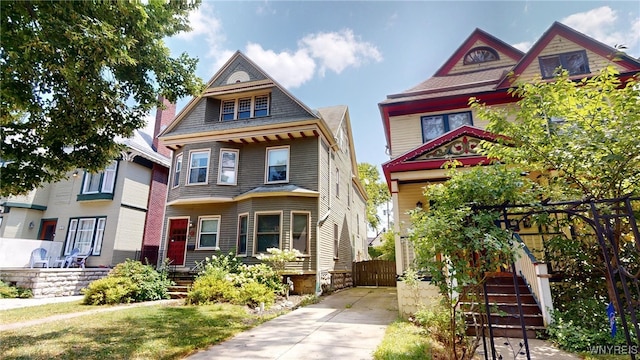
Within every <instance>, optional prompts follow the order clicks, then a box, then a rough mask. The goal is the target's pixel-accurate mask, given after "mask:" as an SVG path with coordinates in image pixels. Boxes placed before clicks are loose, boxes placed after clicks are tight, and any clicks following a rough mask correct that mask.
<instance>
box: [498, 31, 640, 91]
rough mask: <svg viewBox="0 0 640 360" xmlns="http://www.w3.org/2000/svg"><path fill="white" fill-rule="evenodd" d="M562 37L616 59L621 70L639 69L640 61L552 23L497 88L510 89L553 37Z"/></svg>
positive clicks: (577, 32) (603, 55)
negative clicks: (511, 74) (512, 75)
mask: <svg viewBox="0 0 640 360" xmlns="http://www.w3.org/2000/svg"><path fill="white" fill-rule="evenodd" d="M557 35H559V36H562V37H563V38H565V39H567V40H569V41H572V42H574V43H576V44H578V45H580V46H581V47H583V48H584V49H587V50H589V51H592V52H594V53H596V54H598V55H600V56H602V57H606V58H609V59H612V60H613V59H614V58H617V59H618V60H617V61H616V64H617V65H619V66H621V67H622V68H625V69H627V70H628V71H634V72H637V71H638V68H640V61H638V60H637V59H634V58H633V57H631V56H629V55H627V54H625V53H624V52H621V51H619V50H617V49H615V48H613V47H611V46H609V45H606V44H604V43H602V42H600V41H598V40H596V39H594V38H592V37H589V36H587V35H585V34H583V33H581V32H579V31H576V30H574V29H572V28H570V27H568V26H567V25H564V24H562V23H559V22H557V21H556V22H554V23H553V25H551V27H550V28H549V29H547V31H545V33H544V34H542V36H541V37H540V38H539V39H538V41H536V43H535V44H534V45H533V46H532V47H531V49H529V51H527V53H526V55H525V56H524V57H523V58H522V59H520V61H519V62H518V63H517V64H516V66H515V67H514V68H513V74H514V75H515V77H510V76H505V78H504V79H503V80H502V81H501V82H500V84H498V88H507V87H510V86H511V85H512V84H513V82H514V81H515V79H516V78H517V77H518V76H519V75H520V74H522V72H523V71H524V70H525V69H526V68H527V67H528V66H529V65H530V64H531V62H533V61H535V60H536V59H537V58H538V55H539V54H540V52H542V51H543V50H544V49H545V47H546V46H547V45H548V44H549V42H550V41H551V40H552V39H553V38H554V37H555V36H557ZM580 77H584V74H582V75H580Z"/></svg>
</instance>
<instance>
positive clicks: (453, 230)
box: [410, 165, 538, 359]
mask: <svg viewBox="0 0 640 360" xmlns="http://www.w3.org/2000/svg"><path fill="white" fill-rule="evenodd" d="M449 176H450V179H449V180H448V181H446V182H444V183H441V184H433V185H428V186H427V187H426V188H425V197H426V198H427V199H428V200H429V208H428V210H426V211H423V210H422V209H415V210H412V211H411V222H412V231H411V233H410V240H411V241H412V243H413V245H414V250H415V254H416V264H415V265H416V266H417V267H418V268H419V269H425V270H427V271H428V273H429V274H430V275H431V276H432V283H433V284H434V285H435V286H437V287H438V289H439V292H440V294H441V295H442V296H443V304H444V306H445V307H446V308H447V309H448V310H449V312H450V324H449V329H448V330H449V331H448V334H449V335H450V338H449V339H448V341H446V344H445V345H446V346H447V348H448V351H447V352H448V353H449V354H452V355H455V358H456V359H470V358H471V357H472V356H473V354H474V353H475V349H476V348H477V346H478V344H479V339H480V338H479V335H477V336H476V337H475V338H473V339H471V338H466V337H465V336H464V319H462V316H461V311H463V310H462V309H461V308H460V302H461V301H462V300H471V301H472V302H473V303H476V304H479V303H481V301H479V300H480V297H479V294H480V293H481V291H480V290H481V288H482V284H483V283H484V278H485V275H486V273H488V272H494V271H496V269H499V268H501V267H502V266H504V265H506V264H510V263H511V262H512V261H513V256H514V254H513V249H512V245H511V234H510V232H509V231H507V230H504V229H502V228H500V227H498V226H496V221H497V220H499V219H500V217H501V215H502V214H501V211H500V210H499V209H498V208H496V209H493V210H492V209H486V208H485V207H490V206H499V205H502V204H505V203H511V204H514V203H527V202H530V201H533V200H534V199H536V198H537V197H538V187H537V185H536V184H535V183H533V181H531V180H529V179H528V178H526V177H523V176H521V171H520V170H518V169H517V168H507V167H506V166H504V165H495V166H482V167H480V166H479V167H475V168H472V169H471V170H469V171H465V172H463V171H456V170H455V169H452V171H451V172H450V173H449ZM476 306H477V305H476ZM466 311H470V312H474V309H473V308H472V309H467V310H466ZM476 321H477V323H479V324H480V325H482V321H483V319H482V317H476ZM476 333H477V334H480V331H476Z"/></svg>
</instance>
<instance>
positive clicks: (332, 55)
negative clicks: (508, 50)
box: [165, 0, 640, 175]
mask: <svg viewBox="0 0 640 360" xmlns="http://www.w3.org/2000/svg"><path fill="white" fill-rule="evenodd" d="M554 21H559V22H561V23H563V24H565V25H568V26H570V27H572V28H573V29H575V30H577V31H580V32H582V33H584V34H586V35H589V36H591V37H593V38H595V39H597V40H599V41H602V42H603V43H605V44H607V45H610V46H614V45H619V44H622V45H625V46H626V47H627V49H626V52H627V53H628V54H629V55H631V56H634V57H636V58H638V57H640V2H639V1H563V2H562V1H318V2H315V1H313V2H312V1H246V2H237V1H211V0H203V3H202V5H201V6H200V8H199V9H198V10H197V11H195V12H193V13H191V14H190V23H191V27H192V31H190V32H188V33H181V34H178V35H176V36H174V37H172V38H169V39H165V41H166V44H167V46H169V48H170V49H171V54H172V56H178V55H179V54H181V53H183V52H186V53H187V54H188V55H190V56H191V57H195V58H198V59H199V63H198V68H197V72H196V73H197V75H198V76H200V77H201V78H202V79H203V81H205V82H207V81H209V80H210V79H211V77H213V75H215V73H216V72H217V71H218V70H219V69H220V67H221V66H222V65H223V64H224V63H225V62H226V61H227V60H229V58H230V57H231V55H232V54H233V53H234V52H236V51H237V50H240V51H241V52H243V53H244V54H245V55H247V56H248V57H249V58H250V59H251V60H252V61H253V62H255V63H256V64H258V66H260V67H261V68H262V69H263V70H264V71H265V72H266V73H267V74H268V75H270V76H271V77H272V78H274V79H275V80H276V81H277V82H278V83H279V84H280V85H282V86H284V87H285V88H286V89H287V90H288V91H289V92H290V93H291V94H293V96H295V97H296V98H297V99H299V100H300V101H302V102H303V103H304V104H306V105H307V106H309V107H311V108H312V109H317V108H321V107H328V106H335V105H347V106H348V107H349V114H350V118H351V127H352V131H353V137H354V143H355V149H356V159H357V161H358V162H359V163H361V162H367V163H370V164H373V165H376V166H377V167H378V169H380V165H381V164H382V163H384V162H386V161H387V160H389V156H388V155H387V154H386V153H385V145H386V142H385V138H384V132H383V126H382V118H381V116H380V110H379V108H378V103H380V102H381V101H383V100H384V99H386V97H387V95H390V94H396V93H399V92H402V91H404V90H407V89H409V88H411V87H413V86H414V85H417V84H418V83H420V82H422V81H424V80H426V79H428V78H429V77H431V76H432V75H433V74H434V73H435V71H436V70H437V69H438V68H439V67H440V66H441V65H442V64H444V62H445V61H446V60H447V59H448V58H449V56H451V55H452V54H453V52H454V51H455V50H456V49H457V48H458V47H459V46H460V45H461V44H462V42H463V41H464V40H465V39H466V38H467V37H468V36H469V35H470V34H471V33H472V32H473V31H474V30H475V29H476V28H480V29H482V30H484V31H486V32H488V33H489V34H492V35H493V36H495V37H497V38H499V39H501V40H502V41H504V42H506V43H508V44H511V45H512V46H514V47H516V48H518V49H520V50H522V51H527V50H528V49H529V48H530V47H531V46H532V45H533V44H534V43H535V41H536V40H538V38H539V37H540V36H541V35H542V34H543V33H544V32H545V31H546V30H547V29H548V28H549V27H550V26H551V25H552V24H553V22H554ZM188 100H189V99H181V100H180V101H179V102H178V103H177V109H178V111H180V110H181V109H182V108H183V107H184V106H185V105H186V103H187V102H188ZM381 175H382V172H381Z"/></svg>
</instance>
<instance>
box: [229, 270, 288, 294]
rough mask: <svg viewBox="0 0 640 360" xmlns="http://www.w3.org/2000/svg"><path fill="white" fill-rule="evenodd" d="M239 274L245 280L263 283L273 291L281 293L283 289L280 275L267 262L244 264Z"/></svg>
mask: <svg viewBox="0 0 640 360" xmlns="http://www.w3.org/2000/svg"><path fill="white" fill-rule="evenodd" d="M240 275H241V276H242V277H243V278H244V279H245V280H246V281H247V282H257V283H259V284H262V285H265V286H266V287H267V288H269V289H270V290H271V291H273V292H275V293H282V291H283V290H284V286H285V285H284V284H283V283H282V276H280V275H279V274H278V272H277V271H276V270H274V269H273V268H272V267H270V266H269V265H267V264H255V265H249V266H247V265H244V266H243V267H242V268H241V272H240Z"/></svg>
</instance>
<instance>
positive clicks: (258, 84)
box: [158, 51, 319, 137]
mask: <svg viewBox="0 0 640 360" xmlns="http://www.w3.org/2000/svg"><path fill="white" fill-rule="evenodd" d="M238 61H245V62H246V63H248V64H249V65H250V66H251V67H252V68H253V70H255V71H256V72H257V73H259V74H261V75H262V76H263V77H264V78H265V80H259V81H250V82H244V83H243V82H240V83H238V84H231V85H228V86H217V87H213V88H212V86H213V85H214V84H215V83H216V82H217V81H218V80H219V78H220V77H221V76H222V75H223V74H225V73H226V70H227V69H228V68H230V67H231V66H233V64H235V63H237V62H238ZM266 87H277V88H278V89H279V90H280V91H282V93H283V94H285V95H286V96H288V97H289V98H291V100H293V101H294V102H295V103H296V104H298V105H299V106H300V107H301V108H302V109H304V111H306V112H307V113H308V114H309V117H310V118H316V119H317V118H319V117H318V116H317V114H316V113H315V112H314V111H313V110H312V109H310V108H309V107H308V106H307V105H305V104H304V103H303V102H301V101H300V100H298V99H297V98H296V97H295V96H293V95H292V94H291V93H290V92H289V91H288V90H287V89H286V88H284V87H283V86H282V85H280V84H279V83H278V82H277V81H275V80H274V79H273V78H271V77H270V76H269V75H268V74H267V73H266V72H265V71H264V70H262V69H261V68H260V67H259V66H258V65H257V64H256V63H254V62H253V61H251V59H249V58H248V57H247V56H245V55H244V54H243V53H242V52H240V51H236V52H235V53H234V54H233V55H232V56H231V58H229V60H227V62H226V63H225V64H224V65H223V66H222V67H221V68H220V70H218V72H216V73H215V74H214V75H213V77H211V79H210V80H209V81H208V82H207V86H206V88H205V91H204V92H203V93H202V94H201V95H200V96H195V97H193V98H191V100H189V102H188V103H187V105H186V106H185V107H184V108H183V109H182V110H180V112H179V113H178V115H177V116H176V118H175V119H174V120H173V121H172V122H171V124H169V126H167V128H166V129H165V130H164V131H162V132H161V133H160V134H159V135H158V136H159V137H162V136H164V135H166V134H168V133H170V132H171V130H173V129H174V128H175V127H176V126H177V125H178V124H179V123H180V121H181V120H182V119H183V118H184V117H185V116H186V115H187V114H188V113H189V111H191V109H192V108H193V107H194V106H195V105H196V104H197V103H198V101H200V100H201V99H202V98H203V97H207V96H211V95H214V94H215V89H216V88H225V89H226V90H229V91H247V90H253V89H261V88H266Z"/></svg>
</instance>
